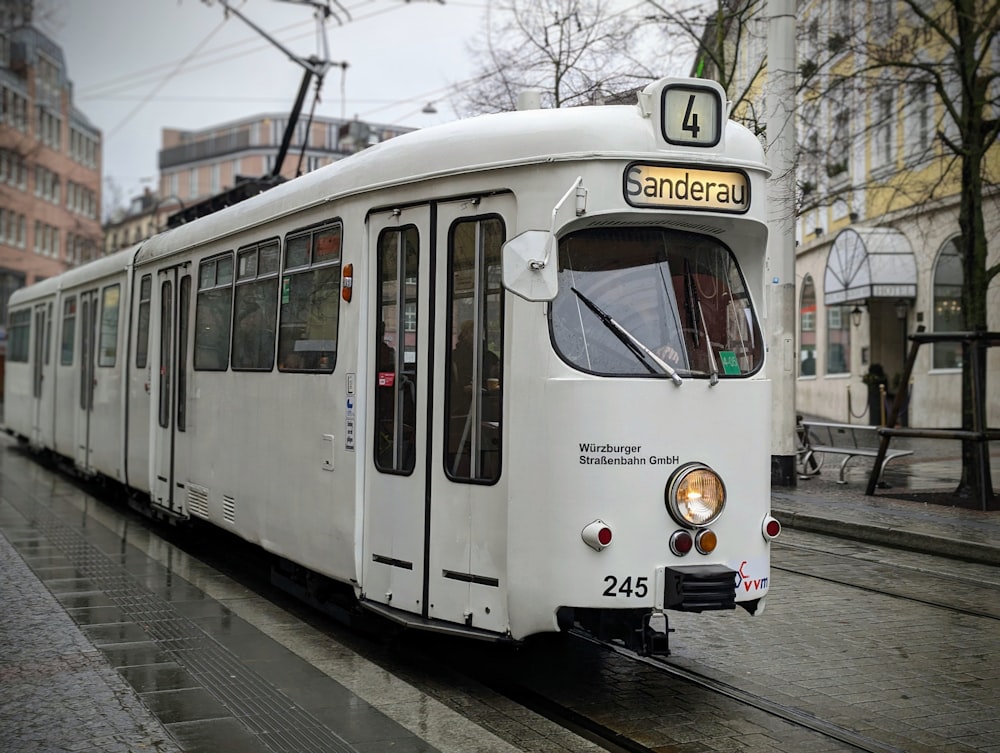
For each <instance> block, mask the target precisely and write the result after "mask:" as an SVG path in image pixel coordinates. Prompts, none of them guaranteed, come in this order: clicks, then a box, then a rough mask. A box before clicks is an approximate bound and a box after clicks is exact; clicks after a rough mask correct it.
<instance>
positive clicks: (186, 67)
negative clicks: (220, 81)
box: [76, 0, 484, 136]
mask: <svg viewBox="0 0 1000 753" xmlns="http://www.w3.org/2000/svg"><path fill="white" fill-rule="evenodd" d="M372 2H373V0H366V2H361V3H358V4H356V5H354V6H351V8H349V10H350V11H352V12H353V11H356V9H358V8H361V7H364V6H367V5H370V4H371V3H372ZM450 4H453V5H461V6H464V7H474V8H478V7H484V6H483V5H482V4H481V3H470V2H456V1H455V0H451V3H450ZM403 7H406V6H405V4H402V3H400V4H394V5H390V6H387V7H379V8H377V9H372V10H371V12H368V13H364V14H360V15H352V16H351V19H350V20H351V22H357V21H364V20H369V19H371V18H376V17H378V16H382V15H384V14H386V13H391V12H393V11H395V10H399V9H401V8H403ZM223 23H224V21H223ZM306 24H309V25H311V24H312V21H304V22H298V23H295V24H289V25H287V26H284V27H281V29H280V30H279V32H284V31H292V30H294V29H296V28H299V27H301V26H304V25H306ZM220 28H221V25H220V26H218V27H216V28H215V29H214V30H213V31H212V32H211V33H210V35H209V37H207V38H206V39H205V40H203V41H202V42H201V43H200V44H199V45H198V46H197V47H196V48H195V49H194V50H193V51H192V52H191V53H189V54H188V55H187V56H185V57H184V58H183V59H181V60H180V61H174V62H168V63H163V64H161V65H157V66H151V67H149V68H145V69H142V70H140V71H134V72H133V73H132V74H128V75H125V76H118V77H116V78H114V79H110V80H108V81H104V82H101V83H97V84H93V85H91V86H88V87H82V88H80V89H79V90H78V91H77V95H76V96H77V99H78V100H79V101H87V100H97V99H129V98H128V97H122V96H117V95H120V94H123V93H124V92H127V91H129V90H131V89H134V88H135V87H136V86H139V85H141V84H142V83H145V82H148V81H150V80H155V79H156V76H157V73H158V72H159V71H161V70H162V69H164V68H167V67H170V71H169V73H168V74H167V76H166V77H164V78H163V79H160V81H159V83H158V84H157V85H156V86H155V87H154V88H153V90H151V91H150V92H148V93H146V94H145V95H143V96H142V99H141V100H140V102H139V103H138V104H137V105H136V107H135V108H133V110H132V111H130V112H129V114H128V115H127V116H126V117H125V119H124V120H123V121H122V122H120V123H119V124H118V125H116V126H115V127H114V128H113V129H112V130H111V131H109V134H108V135H109V136H110V135H113V134H114V133H116V132H117V131H118V130H120V128H121V127H122V126H123V125H124V124H125V123H126V122H127V121H128V120H129V119H130V118H131V117H133V116H134V115H135V113H136V112H138V110H139V109H141V108H142V107H143V106H144V105H145V104H146V103H148V102H149V101H151V100H152V99H153V98H154V97H155V95H156V93H157V92H159V91H160V90H161V89H162V88H163V87H164V86H165V85H166V84H167V83H168V82H169V81H170V80H172V79H173V78H175V77H176V76H178V75H180V74H181V73H182V72H183V73H184V74H188V73H194V72H196V71H198V70H202V69H204V68H206V67H211V66H214V65H219V64H222V63H225V62H229V61H232V60H234V59H239V58H243V57H247V56H250V55H254V54H257V53H259V52H261V51H263V50H266V49H268V47H269V45H268V44H267V43H266V42H260V43H256V40H257V39H259V38H258V37H246V38H244V39H242V40H239V41H236V42H232V43H230V44H227V45H224V46H222V47H219V48H216V49H215V50H211V51H208V52H206V53H202V54H201V55H200V56H198V54H197V53H198V51H199V50H200V49H201V48H202V47H204V45H205V44H206V43H207V42H208V40H209V39H210V38H211V36H213V35H214V34H215V33H217V32H218V31H219V29H220ZM312 33H313V32H312V31H304V32H302V33H300V34H295V35H293V36H289V37H285V38H284V39H283V40H282V42H285V41H289V42H290V41H296V40H299V39H302V38H305V37H307V36H311V35H312ZM247 45H252V47H251V48H250V49H246V50H243V51H241V52H237V53H234V54H229V55H225V56H223V57H219V54H220V53H224V52H226V51H227V50H234V49H236V50H239V49H240V48H245V47H247ZM196 57H200V58H201V59H202V60H201V62H200V63H199V64H198V65H190V64H189V63H190V61H191V60H192V59H195V58H196ZM182 69H183V71H182ZM481 78H482V76H475V77H473V78H470V79H467V80H465V81H460V82H457V83H455V84H453V85H450V86H447V87H443V88H440V89H435V90H433V91H431V92H424V93H420V94H415V95H413V96H411V97H408V98H405V99H401V100H353V101H354V102H355V103H360V102H380V103H385V104H384V105H383V106H381V107H378V108H376V109H374V110H371V111H369V113H366V114H365V116H366V117H367V115H368V114H370V113H377V112H380V111H383V110H387V109H391V108H393V107H396V106H399V105H401V104H406V103H409V102H415V101H421V103H422V104H421V107H423V106H424V105H426V100H427V99H428V98H431V99H433V98H435V97H439V96H440V93H441V92H443V91H448V90H454V89H459V90H461V89H462V88H464V87H465V86H469V85H472V84H473V83H475V82H477V81H479V80H480V79H481ZM171 101H184V98H180V97H175V98H171ZM190 101H198V100H197V98H191V99H190ZM213 101H220V100H219V98H213ZM228 101H241V100H239V99H238V98H234V99H231V100H228ZM242 101H253V100H251V99H244V100H242ZM259 101H265V100H259ZM266 101H275V102H276V101H278V99H277V98H276V97H274V98H269V99H268V100H266ZM414 114H416V111H415V112H413V113H409V114H408V115H407V116H406V117H410V116H412V115H414ZM359 117H360V116H359Z"/></svg>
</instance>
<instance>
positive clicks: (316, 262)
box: [237, 223, 341, 373]
mask: <svg viewBox="0 0 1000 753" xmlns="http://www.w3.org/2000/svg"><path fill="white" fill-rule="evenodd" d="M340 244H341V225H340V223H332V224H326V225H322V226H320V227H315V228H309V229H307V230H304V231H298V232H295V233H293V234H290V235H289V236H288V237H287V238H286V239H285V273H284V275H283V276H282V278H281V316H280V321H279V325H278V370H279V371H314V372H325V373H330V372H331V371H333V367H334V365H335V364H336V361H337V324H338V320H339V314H340ZM237 290H238V289H237Z"/></svg>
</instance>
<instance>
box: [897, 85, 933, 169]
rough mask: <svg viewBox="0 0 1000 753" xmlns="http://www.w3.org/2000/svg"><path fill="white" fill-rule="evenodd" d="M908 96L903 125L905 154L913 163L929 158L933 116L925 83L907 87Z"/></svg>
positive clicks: (929, 92)
mask: <svg viewBox="0 0 1000 753" xmlns="http://www.w3.org/2000/svg"><path fill="white" fill-rule="evenodd" d="M908 89H909V94H910V96H909V97H908V101H907V103H906V107H905V111H904V112H905V114H904V120H903V125H904V128H905V134H906V136H905V138H906V153H907V157H909V158H910V159H911V160H913V161H917V162H919V161H921V160H924V159H926V158H928V157H930V156H931V147H932V146H933V143H934V125H933V123H932V117H933V114H934V111H933V105H932V99H931V87H930V85H929V84H927V82H923V81H921V82H917V83H915V84H909V85H908Z"/></svg>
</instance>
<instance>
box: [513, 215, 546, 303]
mask: <svg viewBox="0 0 1000 753" xmlns="http://www.w3.org/2000/svg"><path fill="white" fill-rule="evenodd" d="M556 246H557V243H556V240H555V238H553V237H552V234H551V233H547V232H546V231H544V230H525V231H524V232H523V233H521V234H520V235H516V236H514V237H513V238H511V239H510V240H509V241H507V242H506V243H504V244H503V286H504V287H505V288H507V290H509V291H510V292H511V293H514V294H515V295H518V296H520V297H521V298H524V299H525V300H526V301H551V300H552V299H553V298H555V297H556V293H558V292H559V281H558V279H557V276H556V272H557V270H556V258H557V248H556ZM546 256H547V257H548V258H546Z"/></svg>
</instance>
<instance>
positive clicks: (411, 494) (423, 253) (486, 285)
mask: <svg viewBox="0 0 1000 753" xmlns="http://www.w3.org/2000/svg"><path fill="white" fill-rule="evenodd" d="M505 216H507V217H513V199H512V198H510V197H492V198H488V199H482V200H479V199H474V200H463V201H456V202H448V203H439V204H435V205H434V206H433V207H410V208H406V209H401V210H395V211H393V212H389V213H384V214H379V215H375V216H373V217H372V218H371V226H370V227H371V229H370V233H369V237H370V239H371V240H370V249H369V251H370V263H371V266H370V268H369V275H370V279H372V280H373V281H374V283H373V291H372V292H373V295H372V300H371V304H370V309H369V312H370V315H371V317H372V319H371V321H372V322H373V324H372V327H371V328H370V329H371V347H370V348H369V352H370V356H369V367H370V368H369V371H368V374H370V379H369V381H370V385H369V389H368V391H367V394H368V395H369V397H368V400H367V406H366V415H367V416H368V417H369V421H368V428H367V431H366V435H367V436H366V438H365V441H367V442H369V443H370V444H369V447H370V448H371V459H370V461H368V462H367V464H366V465H367V467H366V471H365V477H366V496H365V499H366V511H365V549H364V553H365V558H366V561H365V563H364V573H363V578H364V580H363V583H364V591H365V596H366V598H368V599H370V600H372V601H376V602H381V603H384V604H386V605H388V606H390V607H396V608H399V609H404V610H406V611H409V612H416V613H418V614H421V615H423V616H425V617H430V618H434V619H441V620H446V621H449V622H455V623H460V624H465V625H468V626H471V627H477V628H484V629H493V630H502V629H503V628H504V626H505V625H506V610H505V608H504V601H505V600H504V598H503V596H502V593H501V592H502V588H501V582H502V579H503V571H504V568H505V553H506V533H505V532H506V518H505V516H504V513H503V510H504V506H503V500H504V492H503V490H502V489H501V486H500V484H499V483H498V482H499V480H500V478H499V476H500V468H501V466H500V439H501V436H502V405H501V398H500V395H501V389H500V379H501V371H502V350H503V332H502V309H503V303H502V301H503V299H502V291H501V282H500V280H501V275H500V266H499V258H500V257H499V254H500V246H501V244H502V242H503V233H504V226H505V221H504V217H505ZM432 276H433V285H432V284H431V282H432ZM432 295H433V299H432ZM460 332H464V333H465V335H466V336H465V337H464V338H459V336H458V335H459V333H460ZM470 337H471V338H474V339H473V340H472V341H470V340H469V338H470ZM475 338H478V339H475ZM460 342H461V345H460V344H459V343H460ZM475 343H479V344H475ZM466 348H469V349H470V350H468V352H466V350H465V349H466ZM456 353H458V354H459V355H458V356H456ZM432 364H433V368H431V365H432ZM457 372H461V373H457ZM466 378H467V379H468V383H466V381H465V380H466ZM473 382H474V383H475V384H478V385H479V388H478V389H473V387H472V384H473ZM466 387H468V390H466ZM449 391H452V392H453V395H450V394H449Z"/></svg>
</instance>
